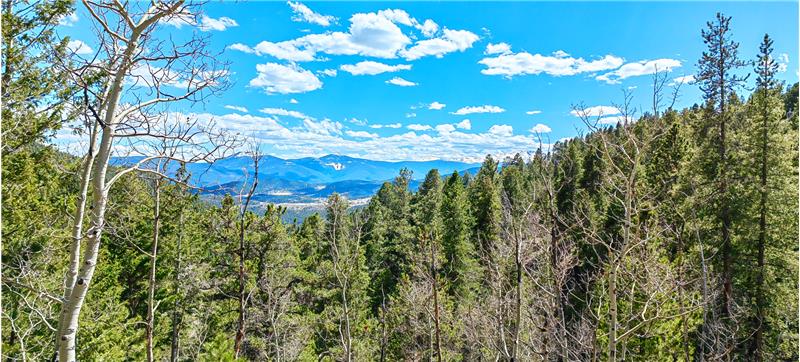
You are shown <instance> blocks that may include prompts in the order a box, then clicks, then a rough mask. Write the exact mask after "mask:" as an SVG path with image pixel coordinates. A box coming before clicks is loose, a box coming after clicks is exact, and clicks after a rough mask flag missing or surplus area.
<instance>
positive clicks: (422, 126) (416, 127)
mask: <svg viewBox="0 0 800 362" xmlns="http://www.w3.org/2000/svg"><path fill="white" fill-rule="evenodd" d="M406 128H408V129H410V130H412V131H427V130H430V129H431V126H429V125H427V124H409V125H408V126H406Z"/></svg>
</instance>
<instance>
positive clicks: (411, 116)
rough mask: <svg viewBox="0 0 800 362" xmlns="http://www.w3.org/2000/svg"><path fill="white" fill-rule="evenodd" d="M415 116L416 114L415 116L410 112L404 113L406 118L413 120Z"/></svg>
mask: <svg viewBox="0 0 800 362" xmlns="http://www.w3.org/2000/svg"><path fill="white" fill-rule="evenodd" d="M416 116H417V114H416V113H414V112H411V113H406V118H414V117H416Z"/></svg>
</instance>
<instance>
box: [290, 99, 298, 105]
mask: <svg viewBox="0 0 800 362" xmlns="http://www.w3.org/2000/svg"><path fill="white" fill-rule="evenodd" d="M289 103H291V104H297V103H300V102H298V101H297V99H294V98H292V99H290V100H289Z"/></svg>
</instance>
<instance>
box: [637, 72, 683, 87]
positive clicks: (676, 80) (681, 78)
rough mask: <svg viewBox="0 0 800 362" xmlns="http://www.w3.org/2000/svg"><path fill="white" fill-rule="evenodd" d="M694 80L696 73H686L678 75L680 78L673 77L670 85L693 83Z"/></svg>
mask: <svg viewBox="0 0 800 362" xmlns="http://www.w3.org/2000/svg"><path fill="white" fill-rule="evenodd" d="M694 81H695V79H694V75H691V74H690V75H685V76H683V77H678V78H675V79H673V80H672V83H670V85H675V84H692V83H694ZM629 88H630V87H629Z"/></svg>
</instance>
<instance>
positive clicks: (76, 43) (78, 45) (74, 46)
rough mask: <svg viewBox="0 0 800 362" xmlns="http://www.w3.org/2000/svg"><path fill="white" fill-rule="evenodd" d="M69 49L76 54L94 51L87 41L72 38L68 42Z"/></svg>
mask: <svg viewBox="0 0 800 362" xmlns="http://www.w3.org/2000/svg"><path fill="white" fill-rule="evenodd" d="M67 49H68V50H69V51H70V52H72V53H75V54H78V55H86V54H92V53H94V50H93V49H92V48H91V47H90V46H88V45H87V44H86V43H84V42H82V41H80V40H70V41H69V42H68V43H67Z"/></svg>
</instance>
